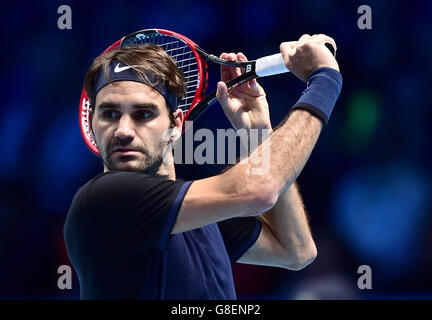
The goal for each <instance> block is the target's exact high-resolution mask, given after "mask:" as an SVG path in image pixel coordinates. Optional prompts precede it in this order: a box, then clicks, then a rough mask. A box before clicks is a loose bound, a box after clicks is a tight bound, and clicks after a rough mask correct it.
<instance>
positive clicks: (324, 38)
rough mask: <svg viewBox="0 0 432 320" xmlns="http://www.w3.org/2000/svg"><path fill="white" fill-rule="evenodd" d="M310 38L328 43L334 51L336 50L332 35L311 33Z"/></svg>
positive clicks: (321, 42)
mask: <svg viewBox="0 0 432 320" xmlns="http://www.w3.org/2000/svg"><path fill="white" fill-rule="evenodd" d="M312 39H314V40H316V41H318V42H319V43H320V44H325V43H330V44H331V45H332V46H333V48H334V49H335V51H336V50H337V46H336V41H335V40H334V39H333V38H332V37H329V36H327V35H325V34H322V33H321V34H316V35H313V36H312Z"/></svg>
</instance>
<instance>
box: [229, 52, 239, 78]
mask: <svg viewBox="0 0 432 320" xmlns="http://www.w3.org/2000/svg"><path fill="white" fill-rule="evenodd" d="M227 60H228V61H237V55H236V54H235V53H233V52H231V53H230V54H228V56H227ZM229 71H230V72H231V77H232V78H235V77H238V76H239V75H241V73H242V72H241V69H240V68H237V67H229Z"/></svg>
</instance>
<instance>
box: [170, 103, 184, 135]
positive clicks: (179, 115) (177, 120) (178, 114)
mask: <svg viewBox="0 0 432 320" xmlns="http://www.w3.org/2000/svg"><path fill="white" fill-rule="evenodd" d="M173 116H174V127H173V130H172V133H171V142H174V141H177V140H178V139H179V138H180V137H181V134H182V129H183V120H184V115H183V110H181V109H177V110H176V111H174V112H173Z"/></svg>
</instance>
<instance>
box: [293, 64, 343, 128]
mask: <svg viewBox="0 0 432 320" xmlns="http://www.w3.org/2000/svg"><path fill="white" fill-rule="evenodd" d="M306 83H307V88H306V90H305V91H303V93H302V96H301V97H300V99H299V100H298V101H297V103H296V104H295V105H294V106H293V107H292V109H304V110H307V111H309V112H310V113H312V114H313V115H314V116H316V117H318V118H320V119H321V120H322V121H323V122H324V124H327V122H328V120H329V118H330V115H331V113H332V110H333V107H334V105H335V103H336V101H337V99H338V98H339V94H340V92H341V89H342V75H341V74H340V72H338V71H336V70H335V69H332V68H327V67H322V68H317V69H315V70H314V71H312V73H311V74H310V75H309V77H308V78H307V80H306Z"/></svg>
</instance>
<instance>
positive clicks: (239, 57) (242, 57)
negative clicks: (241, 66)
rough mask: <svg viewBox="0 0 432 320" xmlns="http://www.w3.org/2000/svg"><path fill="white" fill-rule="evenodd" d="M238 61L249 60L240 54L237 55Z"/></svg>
mask: <svg viewBox="0 0 432 320" xmlns="http://www.w3.org/2000/svg"><path fill="white" fill-rule="evenodd" d="M237 61H247V58H246V56H245V55H244V54H243V53H242V52H239V53H237Z"/></svg>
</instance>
